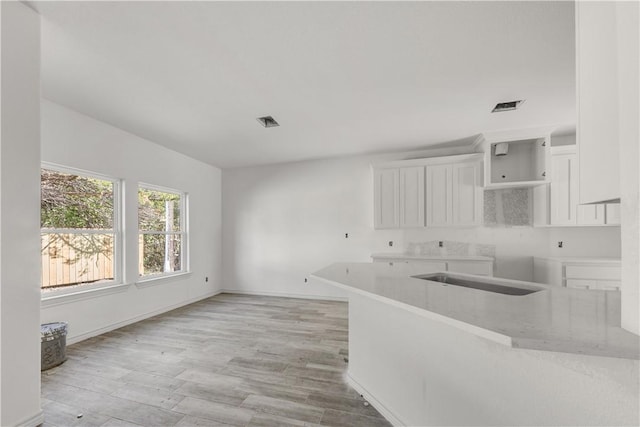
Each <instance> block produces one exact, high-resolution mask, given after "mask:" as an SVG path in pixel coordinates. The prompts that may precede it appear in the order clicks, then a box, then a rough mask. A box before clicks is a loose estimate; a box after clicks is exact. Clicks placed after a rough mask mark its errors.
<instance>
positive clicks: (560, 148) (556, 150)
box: [551, 144, 576, 156]
mask: <svg viewBox="0 0 640 427" xmlns="http://www.w3.org/2000/svg"><path fill="white" fill-rule="evenodd" d="M562 154H576V145H575V144H571V145H554V146H551V155H552V156H559V155H562Z"/></svg>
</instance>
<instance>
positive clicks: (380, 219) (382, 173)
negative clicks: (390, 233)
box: [373, 168, 400, 228]
mask: <svg viewBox="0 0 640 427" xmlns="http://www.w3.org/2000/svg"><path fill="white" fill-rule="evenodd" d="M399 178H400V172H399V169H398V168H381V169H374V170H373V182H374V183H373V187H374V193H373V199H374V227H375V228H398V226H399V224H400V222H399V197H400V191H399V187H398V183H399V182H400V179H399Z"/></svg>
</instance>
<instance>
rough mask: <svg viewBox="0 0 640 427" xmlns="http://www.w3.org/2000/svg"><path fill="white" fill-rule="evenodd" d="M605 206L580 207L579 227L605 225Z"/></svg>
mask: <svg viewBox="0 0 640 427" xmlns="http://www.w3.org/2000/svg"><path fill="white" fill-rule="evenodd" d="M604 212H605V210H604V205H602V204H596V205H578V224H579V225H604Z"/></svg>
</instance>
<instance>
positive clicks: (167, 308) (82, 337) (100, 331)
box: [67, 290, 222, 345]
mask: <svg viewBox="0 0 640 427" xmlns="http://www.w3.org/2000/svg"><path fill="white" fill-rule="evenodd" d="M220 293H222V291H220V290H217V291H213V292H208V293H206V294H204V295H200V296H197V297H195V298H190V299H187V300H185V301H181V302H179V303H177V304H172V305H168V306H165V307H162V308H159V309H156V310H152V311H150V312H148V313H144V314H140V315H137V316H134V317H132V318H130V319H127V320H123V321H120V322H117V323H112V324H110V325H107V326H104V327H102V328H98V329H94V330H91V331H89V332H85V333H83V334H80V335H75V336H73V335H69V336H67V345H72V344H76V343H78V342H80V341H84V340H86V339H89V338H92V337H95V336H98V335H102V334H105V333H107V332H110V331H113V330H115V329H118V328H122V327H123V326H127V325H130V324H132V323H136V322H139V321H141V320H144V319H148V318H149V317H153V316H157V315H158V314H162V313H166V312H168V311H171V310H175V309H176V308H180V307H184V306H185V305H189V304H193V303H196V302H198V301H202V300H204V299H207V298H211V297H214V296H216V295H218V294H220Z"/></svg>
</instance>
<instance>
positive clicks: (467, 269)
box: [447, 261, 493, 276]
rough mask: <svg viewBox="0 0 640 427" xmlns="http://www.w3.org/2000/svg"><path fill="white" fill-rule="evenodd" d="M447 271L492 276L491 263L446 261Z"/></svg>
mask: <svg viewBox="0 0 640 427" xmlns="http://www.w3.org/2000/svg"><path fill="white" fill-rule="evenodd" d="M447 271H451V272H452V273H467V274H478V275H481V276H493V263H492V262H482V261H475V262H474V261H448V262H447Z"/></svg>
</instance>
